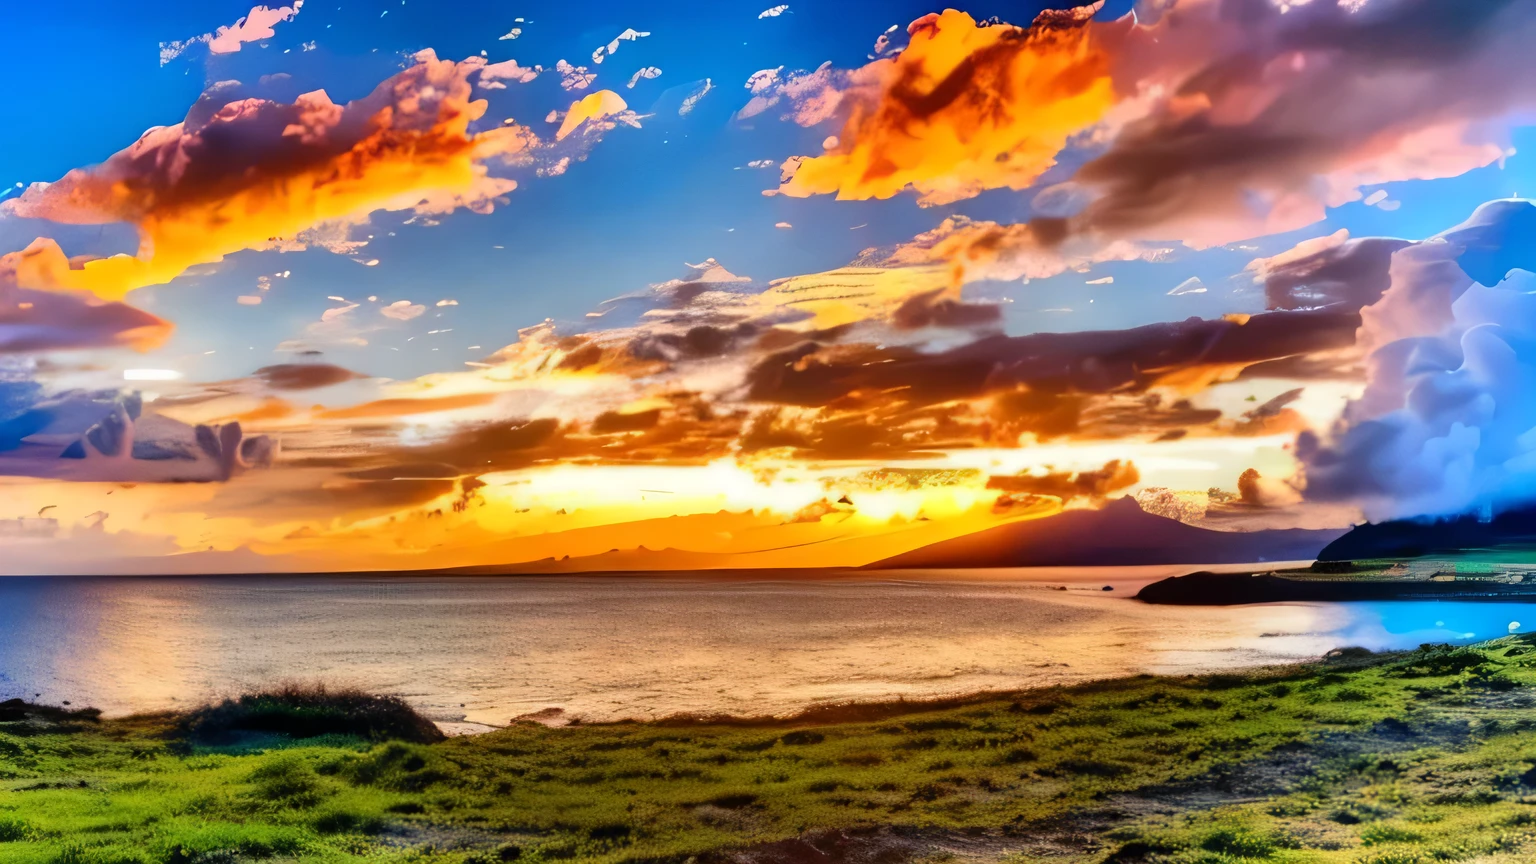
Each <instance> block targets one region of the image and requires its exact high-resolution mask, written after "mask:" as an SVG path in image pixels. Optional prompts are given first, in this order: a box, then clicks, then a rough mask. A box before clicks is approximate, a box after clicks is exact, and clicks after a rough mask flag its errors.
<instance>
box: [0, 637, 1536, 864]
mask: <svg viewBox="0 0 1536 864" xmlns="http://www.w3.org/2000/svg"><path fill="white" fill-rule="evenodd" d="M1532 646H1536V639H1533V638H1528V637H1510V638H1507V639H1501V640H1497V641H1495V642H1490V643H1485V644H1483V645H1479V646H1476V647H1474V648H1447V647H1443V646H1442V647H1438V648H1435V647H1429V648H1425V649H1421V650H1419V651H1416V652H1409V653H1402V654H1388V655H1368V654H1364V653H1363V652H1346V653H1345V654H1343V655H1341V656H1337V657H1333V658H1330V659H1329V660H1328V661H1325V662H1323V663H1321V664H1317V665H1312V666H1305V667H1293V668H1286V669H1269V670H1263V671H1259V672H1255V673H1253V674H1249V675H1223V676H1210V677H1200V678H1158V677H1150V676H1143V677H1137V678H1132V679H1122V680H1115V681H1107V682H1102V683H1099V684H1094V685H1089V686H1081V687H1074V688H1062V689H1050V690H1041V691H1034V692H1029V693H1021V694H1013V695H1011V696H1008V697H989V698H981V699H977V700H975V701H970V702H961V703H955V704H950V705H944V706H932V705H930V706H915V705H887V706H880V707H865V708H860V709H856V710H851V711H848V712H844V715H845V716H844V717H843V718H841V719H839V718H838V717H836V716H835V715H834V714H827V713H823V714H822V715H819V720H818V719H814V718H811V719H801V720H797V721H784V722H759V723H753V722H747V721H742V722H729V723H728V722H714V723H710V722H686V721H679V722H676V723H633V724H628V723H620V724H608V725H589V726H575V727H569V728H563V729H550V728H545V727H542V726H536V725H518V726H514V727H512V728H509V729H506V730H502V731H498V732H494V733H490V734H486V735H481V736H477V737H472V738H459V739H453V740H448V741H444V742H440V743H432V744H421V743H405V742H401V741H370V740H366V739H364V738H362V737H357V736H353V735H347V734H337V733H334V732H329V733H325V734H320V735H316V736H313V737H309V738H302V739H295V738H289V737H286V736H283V735H281V734H275V733H273V732H270V731H269V732H266V733H261V734H246V735H243V736H241V737H239V738H238V740H234V741H233V742H232V743H225V744H216V745H215V744H199V743H196V741H195V739H190V738H189V737H188V736H189V734H190V733H189V731H188V730H189V728H191V727H190V726H189V724H188V722H187V720H186V718H177V717H141V718H129V719H122V720H104V721H103V720H98V719H96V718H95V717H94V715H93V714H91V713H81V714H68V713H62V712H51V713H50V712H42V711H38V710H35V709H32V708H14V707H13V709H11V711H10V713H8V714H0V718H8V720H4V719H0V861H4V862H13V861H14V862H40V864H41V862H60V864H87V862H90V864H128V862H210V864H211V862H240V861H289V860H300V861H334V862H352V861H375V862H394V861H401V862H405V861H412V862H417V861H419V862H495V861H512V860H518V861H524V862H541V861H552V860H562V861H564V860H571V861H604V862H609V861H611V862H619V861H636V862H639V861H647V862H649V861H655V862H662V861H677V862H686V861H689V860H690V859H696V861H697V862H710V861H740V862H765V864H766V862H774V864H779V862H792V861H848V862H855V861H858V862H864V861H869V862H879V864H899V862H905V861H932V862H940V861H972V860H976V861H980V860H999V861H1002V860H1006V861H1012V862H1024V861H1053V862H1063V864H1073V862H1118V864H1133V862H1180V864H1186V862H1187V864H1197V862H1198V864H1236V862H1258V861H1264V862H1348V864H1420V862H1439V861H1466V862H1479V864H1484V862H1486V864H1494V862H1517V861H1519V862H1528V861H1533V860H1536V768H1533V764H1536V707H1533V706H1536V648H1533V647H1532ZM850 718H851V719H850ZM316 728H319V727H316ZM311 731H314V730H311Z"/></svg>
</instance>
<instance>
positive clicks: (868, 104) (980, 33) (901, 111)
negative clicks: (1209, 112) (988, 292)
mask: <svg viewBox="0 0 1536 864" xmlns="http://www.w3.org/2000/svg"><path fill="white" fill-rule="evenodd" d="M1090 16H1091V10H1087V9H1085V10H1076V12H1075V13H1047V14H1043V15H1042V16H1041V17H1040V18H1039V19H1037V20H1036V22H1035V23H1034V24H1033V25H1032V26H1030V27H1029V28H1027V29H1026V28H1021V27H1014V26H1009V25H992V26H978V25H977V23H976V20H975V19H973V18H972V17H971V16H969V15H967V14H965V13H964V12H959V11H956V10H954V9H949V10H946V11H945V12H943V13H942V14H930V15H926V16H924V17H922V18H919V19H918V20H916V21H914V22H912V25H911V26H910V27H909V28H908V32H909V34H910V35H911V39H912V41H911V45H910V46H909V47H908V48H907V49H906V50H905V51H903V52H902V53H901V54H900V55H899V56H897V57H896V58H894V59H891V60H880V61H876V62H875V63H873V64H871V65H870V66H869V67H866V69H871V68H876V69H879V71H880V75H879V77H880V80H881V84H880V86H878V87H877V88H870V89H867V90H858V91H853V92H849V93H845V94H842V98H841V100H840V101H841V102H842V103H843V104H842V107H841V109H840V110H846V111H847V112H848V119H847V121H846V123H845V124H844V126H843V131H842V133H841V134H840V135H839V136H838V142H839V143H838V145H837V146H836V147H834V148H832V150H831V152H829V153H826V154H824V155H821V156H815V157H810V158H806V159H805V160H803V161H802V162H801V163H800V167H799V170H798V171H796V172H795V174H794V176H793V177H791V178H790V179H789V181H788V182H786V183H784V184H783V185H782V186H781V187H780V191H781V192H783V193H784V194H786V195H792V196H795V197H807V196H810V195H817V194H823V193H831V192H835V193H837V196H838V197H839V198H845V199H867V198H889V197H891V196H893V195H895V194H897V193H898V192H901V191H902V190H903V189H906V188H907V187H908V186H911V187H912V188H913V189H915V190H916V191H917V193H918V196H919V197H918V201H919V203H922V204H925V205H934V204H947V203H949V202H952V201H957V200H960V199H963V198H969V197H971V196H974V195H976V194H977V193H979V192H981V191H982V190H984V189H996V188H1004V187H1006V188H1010V189H1024V188H1027V187H1028V186H1030V185H1031V184H1033V183H1034V182H1035V181H1036V180H1037V179H1039V177H1040V175H1041V174H1043V173H1044V172H1045V171H1046V170H1047V169H1049V168H1050V167H1051V166H1053V165H1055V164H1056V155H1057V154H1058V153H1059V152H1060V151H1061V150H1062V149H1063V148H1064V147H1065V146H1066V145H1067V142H1068V140H1069V139H1070V138H1071V137H1072V136H1073V135H1076V134H1077V133H1079V132H1081V131H1082V130H1084V129H1086V128H1088V127H1089V126H1092V125H1093V124H1095V123H1097V122H1099V121H1100V120H1101V119H1103V117H1104V115H1105V114H1106V113H1107V112H1108V111H1109V109H1110V108H1111V107H1113V106H1114V104H1115V102H1116V96H1115V88H1114V85H1113V82H1112V81H1111V77H1110V63H1109V55H1108V53H1107V52H1106V50H1105V49H1104V47H1103V46H1102V45H1101V44H1099V40H1098V39H1097V38H1096V37H1095V31H1094V30H1093V29H1092V28H1091V25H1090V23H1089V18H1090ZM817 93H818V94H819V95H817V97H816V101H817V104H822V103H826V102H827V101H828V100H827V97H826V93H825V91H824V89H823V90H818V91H817ZM815 113H816V114H825V113H826V112H815Z"/></svg>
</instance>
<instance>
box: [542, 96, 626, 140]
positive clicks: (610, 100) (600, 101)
mask: <svg viewBox="0 0 1536 864" xmlns="http://www.w3.org/2000/svg"><path fill="white" fill-rule="evenodd" d="M627 108H629V105H628V104H627V103H626V102H625V101H624V97H622V96H620V95H619V94H617V93H615V92H613V91H612V90H599V91H597V92H596V93H589V94H587V95H586V96H583V97H582V98H581V99H578V100H577V101H575V102H572V103H571V110H569V111H567V112H565V122H563V123H561V124H560V131H558V132H556V133H555V140H556V141H564V140H565V138H566V136H567V135H570V134H571V133H572V132H575V131H576V129H577V127H579V126H581V124H582V123H584V122H586V121H588V120H591V121H594V122H595V121H597V120H601V119H602V118H604V117H610V116H612V115H614V114H618V113H621V112H622V111H624V110H626V109H627Z"/></svg>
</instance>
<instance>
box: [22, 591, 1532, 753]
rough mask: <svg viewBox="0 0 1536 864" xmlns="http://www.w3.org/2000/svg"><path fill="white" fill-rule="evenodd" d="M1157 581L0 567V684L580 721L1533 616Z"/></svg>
mask: <svg viewBox="0 0 1536 864" xmlns="http://www.w3.org/2000/svg"><path fill="white" fill-rule="evenodd" d="M1161 575H1163V574H1162V573H1159V572H1151V571H1146V570H1138V571H1125V570H1120V571H1099V572H1083V571H1075V572H1061V571H1057V572H1049V571H1005V572H1002V573H998V574H992V575H989V576H988V577H986V578H984V579H978V577H977V576H976V574H974V573H972V574H966V575H965V576H963V577H950V578H946V577H945V574H913V577H912V578H897V579H892V578H889V576H888V574H882V578H881V579H879V580H875V579H847V578H833V577H829V578H826V579H806V578H785V579H782V580H774V579H768V578H763V577H760V576H759V577H751V578H743V577H735V578H730V579H710V578H705V577H694V578H682V577H679V578H665V579H652V578H644V579H639V578H635V577H623V578H620V577H560V578H550V577H539V578H476V579H444V578H435V579H430V580H428V579H390V578H356V577H349V578H308V577H306V578H199V579H185V578H182V579H122V578H118V579H60V578H55V579H30V578H11V579H0V697H10V696H25V697H28V698H31V697H32V696H33V694H41V698H42V699H44V700H49V701H61V700H66V699H67V700H70V701H72V702H73V703H74V704H76V705H81V704H89V705H95V706H97V707H100V708H102V709H104V710H106V711H107V712H108V713H113V714H121V713H128V712H134V711H143V710H152V709H163V708H172V707H176V706H178V705H182V706H185V705H187V704H189V703H195V702H200V701H202V700H205V699H208V698H210V697H214V696H218V695H224V694H230V693H235V692H239V691H241V690H244V689H247V688H252V687H257V686H260V685H263V684H268V683H272V682H278V681H284V680H298V681H315V680H323V681H327V682H336V683H344V684H352V685H357V686H361V687H364V688H367V689H369V690H373V691H378V692H388V693H395V694H398V695H401V696H404V697H406V698H407V699H409V700H411V701H412V702H413V703H414V704H416V705H418V706H419V707H421V708H423V709H424V710H426V711H427V712H428V713H429V715H430V716H432V717H433V718H434V719H438V720H440V721H455V720H468V721H470V722H474V723H487V724H495V725H500V724H504V723H506V722H507V721H508V719H509V718H511V717H513V716H516V715H518V714H523V713H528V712H532V711H537V710H540V709H543V708H548V707H560V708H563V709H565V710H566V711H567V712H570V713H574V714H576V715H579V716H582V717H585V718H588V719H617V718H623V717H635V718H645V717H656V716H662V715H667V714H673V713H678V712H728V713H732V714H764V713H785V712H789V711H793V710H796V709H799V708H803V707H806V706H808V705H812V704H816V703H821V702H829V701H844V700H850V699H865V700H867V699H883V698H891V697H895V696H907V697H926V696H937V695H942V694H955V693H965V692H974V691H979V690H996V689H1015V688H1021V687H1027V686H1034V685H1040V684H1051V683H1057V682H1072V681H1081V680H1084V679H1087V678H1095V677H1104V676H1113V675H1122V674H1127V673H1136V672H1183V671H1201V670H1215V669H1223V668H1231V667H1237V666H1245V665H1253V664H1261V663H1266V662H1273V661H1277V660H1291V659H1299V658H1305V657H1311V656H1316V655H1318V654H1321V653H1322V652H1324V651H1326V650H1328V649H1330V648H1334V647H1339V646H1342V645H1365V646H1367V647H1370V648H1375V649H1381V648H1388V647H1406V646H1412V645H1417V644H1419V643H1420V642H1425V641H1454V640H1470V639H1485V638H1491V637H1493V636H1499V635H1504V634H1505V633H1507V632H1509V626H1510V623H1511V622H1522V621H1528V622H1530V623H1531V624H1532V625H1536V607H1532V606H1531V605H1528V604H1513V603H1504V604H1475V603H1431V602H1413V603H1376V604H1298V605H1272V606H1248V607H1238V608H1228V609H1200V608H1178V607H1165V606H1146V605H1143V604H1141V603H1138V602H1136V601H1134V600H1131V599H1129V595H1130V594H1131V593H1134V589H1135V588H1136V587H1137V586H1138V585H1140V584H1142V583H1144V582H1146V581H1148V579H1150V578H1157V577H1159V576H1161ZM1105 584H1113V585H1114V586H1116V588H1117V589H1118V590H1116V591H1113V592H1105V591H1102V590H1101V586H1103V585H1105ZM1062 586H1065V587H1066V588H1067V590H1060V588H1061V587H1062Z"/></svg>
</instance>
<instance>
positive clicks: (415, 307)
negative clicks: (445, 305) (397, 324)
mask: <svg viewBox="0 0 1536 864" xmlns="http://www.w3.org/2000/svg"><path fill="white" fill-rule="evenodd" d="M426 311H427V307H425V306H423V305H421V304H420V303H412V302H411V301H409V300H396V301H395V302H393V303H391V304H389V305H388V306H385V307H384V308H382V309H380V310H379V314H380V315H383V316H384V317H385V318H393V319H395V320H396V321H409V320H411V319H412V318H420V317H421V315H422V314H423V313H425V312H426Z"/></svg>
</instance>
